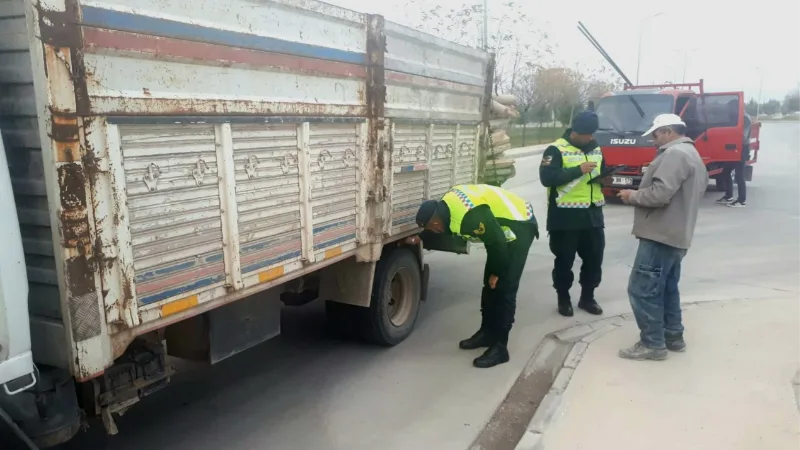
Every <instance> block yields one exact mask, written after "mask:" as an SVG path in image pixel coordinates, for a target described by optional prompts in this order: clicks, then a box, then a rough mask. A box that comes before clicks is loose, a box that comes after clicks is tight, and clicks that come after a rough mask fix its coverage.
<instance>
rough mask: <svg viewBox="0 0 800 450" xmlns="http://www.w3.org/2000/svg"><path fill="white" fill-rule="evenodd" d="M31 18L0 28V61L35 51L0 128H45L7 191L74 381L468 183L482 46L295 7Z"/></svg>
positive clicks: (103, 9) (121, 0) (73, 6)
mask: <svg viewBox="0 0 800 450" xmlns="http://www.w3.org/2000/svg"><path fill="white" fill-rule="evenodd" d="M37 5H38V6H37V8H36V9H35V14H34V15H35V16H36V20H35V24H36V25H35V26H36V28H37V30H38V31H36V33H38V34H37V36H39V37H40V38H41V41H33V44H30V45H28V44H29V43H28V42H26V43H25V45H21V44H20V42H19V31H20V30H19V24H17V25H15V26H13V27H9V28H5V29H3V30H0V36H8V37H9V39H7V40H6V41H4V42H2V43H0V62H3V61H8V62H9V63H12V64H13V63H15V61H17V62H18V58H17V57H15V56H9V55H11V54H12V53H13V52H12V53H8V54H6V53H4V52H3V48H9V49H13V50H18V49H16V47H20V46H21V47H22V48H28V47H30V46H31V45H33V46H32V47H31V48H38V49H40V50H39V51H41V55H40V60H41V62H40V64H41V68H40V69H37V68H36V65H34V67H33V70H28V69H20V70H13V69H8V68H6V67H3V68H2V69H0V83H3V82H4V81H3V80H7V83H11V86H13V87H12V88H11V90H10V91H9V90H6V92H11V93H12V95H0V120H4V121H6V122H9V121H11V123H13V124H15V127H14V130H13V131H12V134H13V136H14V139H17V140H18V141H19V142H25V141H26V140H28V141H35V140H36V131H35V129H34V130H33V131H31V129H32V128H35V121H34V120H33V118H34V117H35V116H36V115H37V114H38V115H39V123H41V124H46V127H47V128H46V138H44V139H46V145H45V146H44V147H45V151H44V153H46V154H45V155H42V152H39V154H36V153H35V152H36V146H35V145H33V146H31V145H28V146H29V147H31V148H33V149H34V150H32V151H31V155H30V156H16V161H15V162H12V165H14V164H16V165H17V167H24V168H25V170H26V171H27V172H25V176H17V177H16V178H15V180H14V183H15V190H16V189H19V190H20V192H23V190H27V191H24V192H25V194H27V195H29V196H30V197H35V198H38V200H37V201H35V202H33V203H31V205H34V204H35V205H36V207H33V206H30V207H28V206H26V207H25V208H24V210H21V213H20V218H21V221H23V222H25V223H26V225H31V227H30V229H31V230H34V229H35V228H34V226H39V228H36V229H35V230H36V231H35V232H33V231H32V232H30V233H28V234H27V235H26V237H25V238H24V239H26V241H25V248H26V251H27V252H28V254H29V255H36V256H39V257H40V260H39V261H37V260H36V259H35V258H32V259H31V261H35V263H34V264H33V265H34V266H35V267H29V274H30V275H32V276H31V280H33V281H32V282H37V283H41V284H43V285H47V284H48V283H49V285H50V286H52V287H55V286H56V285H58V284H61V286H62V289H63V290H62V293H61V294H62V297H63V299H62V305H63V307H62V308H61V310H63V311H64V312H65V314H66V315H67V316H68V317H66V318H65V324H66V325H67V326H66V328H67V329H68V330H71V338H72V340H74V341H75V342H74V344H76V347H75V351H76V352H78V353H80V354H81V355H83V356H80V357H79V358H77V359H76V361H75V364H76V365H77V367H76V368H75V371H76V374H77V375H78V376H79V377H81V378H87V377H91V376H93V374H95V373H97V371H99V370H102V368H103V367H104V366H105V365H108V364H109V363H110V362H111V361H112V360H113V357H114V356H115V355H119V354H120V353H121V352H122V351H123V350H124V347H125V346H126V345H127V343H128V342H129V341H130V339H131V336H132V335H134V334H138V333H142V332H145V331H147V330H151V329H154V327H159V326H162V325H163V324H166V323H169V322H173V321H175V320H178V319H180V318H184V317H188V316H191V315H193V314H197V313H199V312H201V311H205V310H208V309H209V308H212V307H214V305H221V304H224V303H227V302H229V301H233V300H235V299H238V298H241V297H242V296H243V295H244V294H245V293H247V292H249V293H252V292H255V291H258V290H259V289H265V288H267V287H269V286H273V285H275V284H276V283H277V282H279V281H281V280H284V279H289V278H293V277H294V276H296V275H297V274H298V273H301V272H302V273H308V272H310V271H313V270H316V269H317V268H321V267H323V266H325V265H327V264H330V263H332V262H335V261H339V260H341V259H342V258H343V257H345V256H346V255H348V254H353V253H352V252H353V251H354V249H355V247H356V244H359V245H370V244H374V245H375V246H377V248H378V249H379V248H380V246H381V245H382V244H383V243H384V242H387V241H389V240H391V239H396V238H397V236H404V235H406V234H407V233H410V232H413V228H414V225H413V221H412V217H413V213H414V209H415V208H416V206H417V205H418V203H419V202H420V201H422V200H423V199H424V198H435V197H438V196H441V195H442V194H443V193H444V192H445V191H446V190H447V189H448V188H449V187H450V186H451V185H452V183H453V182H454V181H459V182H467V181H469V180H470V174H471V173H474V167H475V166H474V164H473V162H472V161H473V160H474V145H473V144H472V143H474V136H475V130H474V124H476V123H478V122H479V121H480V118H481V116H480V104H481V98H482V96H483V86H484V85H485V80H486V76H485V75H486V70H485V69H486V63H487V61H488V58H487V56H486V55H485V54H484V53H483V52H480V51H477V50H471V49H467V48H466V47H461V46H457V45H455V44H451V43H447V42H445V41H441V40H438V39H436V38H433V37H431V36H428V35H424V34H421V33H417V32H412V31H411V30H408V29H405V28H403V27H400V26H398V25H395V24H391V23H388V22H385V21H384V20H383V18H382V17H380V16H374V15H369V16H368V15H363V14H360V13H355V12H352V11H348V10H345V9H342V8H337V7H333V6H330V5H327V4H324V3H320V2H315V1H312V0H303V1H300V2H298V1H294V0H275V1H271V2H263V3H259V4H258V5H255V6H254V5H253V4H252V3H250V2H246V1H238V0H235V1H233V2H220V1H217V0H199V1H198V2H195V3H193V4H192V7H187V6H186V4H185V3H181V2H177V1H172V0H168V1H164V0H99V1H93V2H91V3H88V2H87V3H81V2H80V1H79V0H66V3H61V4H60V8H59V5H58V2H56V1H54V0H45V1H44V2H42V3H37ZM0 11H4V9H2V8H0ZM264 23H280V24H281V26H280V27H264V26H263V24H264ZM22 31H23V34H24V33H25V30H24V23H23V29H22ZM36 33H34V34H36ZM26 39H27V37H26ZM42 43H44V45H42ZM15 46H16V47H15ZM37 46H38V47H37ZM15 58H16V59H15ZM37 77H39V78H37ZM37 79H39V80H44V84H43V86H42V92H37V93H39V94H40V95H39V96H38V98H37V100H36V101H33V97H34V95H33V84H31V82H32V81H34V80H37ZM39 82H40V81H37V83H39ZM42 93H44V95H42ZM2 114H5V116H2ZM106 116H113V117H114V119H120V120H118V122H117V123H118V124H114V123H111V122H114V121H113V120H111V119H110V118H108V117H106ZM245 116H247V118H248V119H249V118H263V121H262V123H258V122H252V121H251V122H250V123H244V122H245V121H243V120H241V119H242V118H243V117H245ZM270 117H283V118H289V119H291V120H285V121H284V120H277V121H273V122H275V123H267V122H269V121H270V120H269V118H270ZM107 118H108V120H106V119H107ZM301 118H303V119H305V118H308V122H306V123H304V122H303V120H299V119H301ZM392 118H402V119H408V120H409V123H407V124H402V123H399V122H398V123H397V124H393V122H392V121H391V119H392ZM227 119H230V120H229V121H228V120H227ZM236 119H240V120H239V121H237V120H236ZM333 119H337V120H333ZM206 120H207V122H208V123H204V121H206ZM259 120H260V119H259ZM170 121H176V122H177V121H180V122H192V123H190V124H184V125H178V124H175V123H170ZM442 121H447V123H443V122H442ZM212 122H213V123H212ZM226 122H229V123H226ZM280 122H285V123H280ZM411 122H413V124H412V123H411ZM434 122H436V125H435V126H434V127H433V129H431V128H430V127H429V124H431V123H434ZM17 124H18V125H19V126H16V125H17ZM455 124H459V127H460V128H457V127H456V126H455ZM22 125H25V126H22ZM392 126H395V132H394V133H390V132H389V130H390V127H392ZM457 129H458V130H460V131H458V133H457V132H456V130H457ZM301 131H302V133H301ZM29 143H30V142H29ZM26 145H27V144H26ZM470 145H472V147H473V148H470ZM19 147H20V146H17V148H19ZM43 156H44V157H43ZM26 158H27V160H26ZM220 158H224V159H220ZM9 159H10V160H12V159H14V158H11V157H10V158H9ZM47 160H49V161H50V164H51V165H50V166H48V165H47V164H43V163H42V162H40V161H47ZM53 161H54V162H53ZM300 164H303V166H302V167H300ZM427 165H429V167H428V166H427ZM423 166H424V167H423ZM218 167H219V168H218ZM408 167H411V169H408ZM48 173H49V175H47V176H49V177H51V181H49V182H48V183H44V182H43V180H42V178H43V177H42V175H43V174H45V175H46V174H48ZM21 174H22V172H20V175H21ZM28 174H29V175H28ZM223 174H227V175H225V176H224V177H223ZM37 177H39V178H37ZM48 191H49V192H50V194H51V195H50V201H51V202H52V205H53V206H54V207H55V210H54V214H53V216H52V217H50V216H49V215H48V213H47V206H48V205H47V201H46V200H45V194H47V192H48ZM221 197H222V198H221ZM226 208H227V211H226ZM231 208H233V210H234V211H235V213H236V214H235V215H232V212H231V211H232V210H231ZM50 223H52V224H54V225H56V226H57V228H56V232H55V234H53V235H52V236H55V239H53V238H52V237H50V233H49V232H48V231H47V226H49V225H50ZM223 224H224V225H223ZM232 224H236V226H233V227H232ZM114 226H116V227H122V228H124V230H120V233H119V236H116V238H115V236H113V235H112V234H111V233H110V232H109V230H110V229H113V227H114ZM43 230H44V231H43ZM48 238H49V239H48ZM231 239H233V240H234V241H235V245H234V243H233V242H231V241H230V240H231ZM54 241H55V246H53V242H54ZM128 242H130V244H128ZM226 242H228V243H230V245H228V244H226ZM230 248H236V251H235V252H236V254H237V256H238V258H239V259H240V262H241V265H238V264H229V263H228V262H229V259H230V258H231V255H230V250H229V249H230ZM226 249H228V250H226ZM37 253H39V254H38V255H37ZM371 254H372V255H376V256H375V257H377V255H379V254H380V252H379V251H377V252H376V251H372V252H371ZM42 257H43V258H42ZM42 261H43V262H42ZM237 262H238V261H237ZM29 265H31V263H30V261H29ZM231 271H236V272H239V273H237V274H233V275H235V276H232V274H231V273H230V272H231ZM101 277H102V279H101ZM231 279H233V280H237V281H236V282H235V283H231ZM51 289H52V288H51ZM32 292H33V291H32ZM51 294H52V291H51ZM176 300H180V301H185V302H188V303H186V305H188V306H187V307H186V308H187V310H186V311H184V310H178V309H162V307H163V306H166V305H168V304H170V303H171V302H175V301H176ZM137 307H138V309H137ZM41 310H42V311H47V310H48V308H46V307H43V306H42V307H41ZM50 310H51V311H52V310H56V313H55V314H57V310H58V308H52V305H51V307H50ZM189 310H190V311H189ZM165 311H168V312H165ZM50 314H51V315H54V314H53V313H50ZM104 319H105V320H104ZM106 334H116V336H115V338H114V342H112V343H111V345H108V343H107V342H103V341H102V340H100V339H97V338H98V336H100V335H102V337H103V339H105V338H106ZM83 341H85V343H83V344H81V343H80V342H83ZM87 355H88V356H87Z"/></svg>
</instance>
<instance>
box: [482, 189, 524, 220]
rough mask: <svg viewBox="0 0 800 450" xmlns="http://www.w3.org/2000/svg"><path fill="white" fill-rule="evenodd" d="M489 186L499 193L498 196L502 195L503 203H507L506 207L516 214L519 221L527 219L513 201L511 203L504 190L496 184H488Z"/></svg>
mask: <svg viewBox="0 0 800 450" xmlns="http://www.w3.org/2000/svg"><path fill="white" fill-rule="evenodd" d="M487 187H488V188H489V189H491V190H492V191H494V193H495V194H497V196H498V197H500V200H502V201H503V203H504V204H505V205H506V208H508V210H509V211H510V212H511V215H513V216H514V220H519V221H523V220H525V217H523V216H522V214H521V213H520V212H519V211H518V210H517V207H516V206H514V204H513V203H511V200H510V199H509V198H508V197H506V194H505V193H503V191H501V190H500V189H498V188H496V187H495V186H490V185H487Z"/></svg>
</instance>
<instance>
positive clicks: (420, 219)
mask: <svg viewBox="0 0 800 450" xmlns="http://www.w3.org/2000/svg"><path fill="white" fill-rule="evenodd" d="M438 207H439V202H437V201H436V200H428V201H426V202H423V203H422V204H421V205H420V206H419V211H417V225H419V226H420V227H422V228H425V226H426V225H428V222H429V221H430V220H431V218H432V217H433V215H434V214H436V209H437V208H438Z"/></svg>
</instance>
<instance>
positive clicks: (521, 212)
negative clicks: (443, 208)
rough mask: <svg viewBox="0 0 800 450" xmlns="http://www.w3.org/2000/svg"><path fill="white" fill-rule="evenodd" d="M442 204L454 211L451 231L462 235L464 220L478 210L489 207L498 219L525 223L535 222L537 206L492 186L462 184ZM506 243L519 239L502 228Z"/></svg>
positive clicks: (451, 218) (445, 196)
mask: <svg viewBox="0 0 800 450" xmlns="http://www.w3.org/2000/svg"><path fill="white" fill-rule="evenodd" d="M442 201H444V202H445V203H446V204H447V208H448V209H449V210H450V231H451V232H452V233H453V234H456V235H461V222H462V221H463V220H464V216H465V215H466V214H467V213H468V212H469V211H470V210H471V209H472V208H475V207H476V206H480V205H488V206H489V208H490V209H491V210H492V214H493V215H494V216H495V217H496V218H498V219H507V220H515V221H519V222H525V221H528V220H531V219H532V218H533V206H531V204H530V203H528V202H526V201H525V200H523V199H521V198H520V197H519V196H517V195H516V194H514V193H512V192H509V191H507V190H505V189H501V188H499V187H495V186H490V185H488V184H462V185H459V186H454V187H453V188H451V189H450V190H449V191H448V192H447V193H446V194H444V197H442ZM502 228H503V232H504V233H505V235H506V240H508V241H513V240H514V239H516V236H514V233H513V232H512V231H511V230H510V229H509V228H508V227H505V226H502Z"/></svg>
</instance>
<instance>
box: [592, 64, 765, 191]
mask: <svg viewBox="0 0 800 450" xmlns="http://www.w3.org/2000/svg"><path fill="white" fill-rule="evenodd" d="M595 112H596V113H597V115H598V117H599V119H600V129H599V130H598V131H597V133H596V134H595V138H596V140H597V142H598V144H599V145H600V147H601V148H602V149H603V156H604V158H605V161H606V165H608V166H609V167H610V166H620V169H619V170H618V171H616V172H615V173H614V175H613V176H610V177H608V178H607V179H606V181H605V184H604V188H603V193H604V194H605V195H606V196H609V197H610V196H615V195H616V194H617V192H619V191H620V190H622V189H637V188H638V186H639V183H640V182H641V180H642V175H643V174H644V172H645V171H646V170H647V166H648V165H649V164H650V162H651V161H652V160H653V159H654V158H655V155H656V148H655V147H654V145H653V143H652V141H651V139H650V138H649V137H643V136H642V133H644V132H645V131H646V130H647V129H648V128H649V127H650V125H651V124H652V122H653V118H654V117H656V116H657V115H659V114H664V113H675V114H678V115H679V116H681V117H682V118H683V120H684V122H685V123H686V126H687V134H688V136H689V137H691V138H692V139H694V140H695V146H696V147H697V151H698V152H699V153H700V156H701V157H702V158H703V161H704V162H705V164H706V167H707V168H708V174H709V177H711V178H714V180H715V181H716V182H717V184H718V185H719V184H720V183H719V180H720V178H721V177H722V176H723V175H722V174H723V171H722V168H723V166H724V164H725V163H729V162H736V161H740V159H741V158H742V151H743V150H744V149H743V147H744V144H745V139H748V141H747V142H748V143H749V148H750V156H749V158H748V160H747V162H746V167H747V171H746V174H745V179H746V180H747V181H750V180H751V179H752V176H753V164H755V163H756V161H757V160H758V150H759V132H760V129H761V123H759V122H757V121H755V120H753V121H752V124H751V126H750V131H749V137H747V138H746V137H745V133H746V130H745V128H746V127H745V120H746V119H745V111H744V93H743V92H713V93H711V92H705V91H704V90H703V80H700V82H699V83H684V84H660V85H648V86H631V85H626V87H625V89H624V90H622V91H619V92H613V93H609V94H606V95H604V96H603V97H602V98H600V99H599V100H598V101H597V102H596V105H595Z"/></svg>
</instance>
